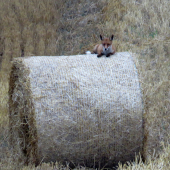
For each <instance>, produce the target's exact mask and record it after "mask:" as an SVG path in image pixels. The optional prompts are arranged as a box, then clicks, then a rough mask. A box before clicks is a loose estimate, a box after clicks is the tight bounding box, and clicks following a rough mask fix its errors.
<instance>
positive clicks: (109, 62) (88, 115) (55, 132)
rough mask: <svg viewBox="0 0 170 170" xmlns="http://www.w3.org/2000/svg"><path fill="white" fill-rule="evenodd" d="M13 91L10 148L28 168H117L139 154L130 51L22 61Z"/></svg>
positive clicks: (137, 92)
mask: <svg viewBox="0 0 170 170" xmlns="http://www.w3.org/2000/svg"><path fill="white" fill-rule="evenodd" d="M9 86H10V90H9V95H10V100H9V108H10V127H11V145H13V146H14V148H17V152H18V153H20V155H21V158H22V159H23V160H24V161H25V162H26V163H29V162H35V163H36V162H37V163H38V162H41V161H45V162H50V161H59V162H62V163H64V162H70V163H73V164H74V165H77V164H79V165H86V166H89V167H93V166H104V165H108V166H112V165H114V164H116V163H118V162H119V161H121V162H125V161H129V160H132V159H134V158H135V155H136V154H138V153H139V152H141V151H142V146H143V144H142V141H143V103H142V94H141V89H140V83H139V79H138V73H137V69H136V67H135V64H134V62H133V58H132V56H131V55H130V54H129V53H128V52H121V53H116V55H113V56H111V57H109V58H106V57H104V56H103V57H101V58H97V57H96V55H77V56H55V57H49V56H41V57H26V58H17V59H15V60H14V61H13V66H12V71H11V76H10V85H9ZM16 146H17V147H16Z"/></svg>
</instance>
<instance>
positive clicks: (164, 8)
mask: <svg viewBox="0 0 170 170" xmlns="http://www.w3.org/2000/svg"><path fill="white" fill-rule="evenodd" d="M100 34H102V35H105V36H110V35H111V34H114V35H115V38H114V41H113V43H114V44H115V46H116V48H117V51H118V52H121V51H129V52H133V53H135V62H136V65H137V68H138V69H139V76H140V78H141V86H142V92H143V96H144V97H143V100H144V110H145V113H144V120H145V123H144V130H145V138H144V152H143V153H141V154H142V155H143V157H144V158H145V160H146V162H147V163H145V164H144V163H143V162H142V161H141V160H140V159H139V160H136V162H134V163H128V164H127V165H121V164H120V165H119V169H120V170H123V169H135V170H138V169H140V170H147V169H155V170H156V169H165V170H167V169H170V163H169V160H170V145H169V143H170V1H169V0H164V1H162V0H129V1H126V0H99V1H96V0H41V1H38V0H0V169H2V170H3V169H7V170H10V169H11V170H13V169H19V167H18V166H19V165H18V163H17V162H16V161H15V158H13V157H12V155H11V148H10V146H9V144H8V138H9V134H8V129H9V127H8V79H9V73H10V69H11V63H10V61H11V60H12V59H13V58H15V57H23V56H33V55H35V56H42V55H46V56H50V55H54V56H58V55H73V54H74V55H75V54H83V53H84V52H85V51H86V50H90V51H91V50H92V49H93V46H94V45H95V44H96V43H98V42H100V40H99V35H100ZM58 168H60V169H63V166H62V165H60V164H58V163H57V164H56V165H55V166H52V165H51V164H42V166H39V167H37V168H35V167H31V165H30V166H29V167H23V168H22V169H23V170H29V169H36V170H40V169H41V170H46V169H49V170H50V169H51V170H52V169H58ZM66 169H68V167H66ZM81 169H85V168H81Z"/></svg>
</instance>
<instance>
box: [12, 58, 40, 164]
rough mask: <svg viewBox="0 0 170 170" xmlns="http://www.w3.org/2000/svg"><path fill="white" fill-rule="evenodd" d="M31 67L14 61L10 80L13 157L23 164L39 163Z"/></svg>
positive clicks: (18, 60) (20, 61)
mask: <svg viewBox="0 0 170 170" xmlns="http://www.w3.org/2000/svg"><path fill="white" fill-rule="evenodd" d="M30 96H31V91H30V80H29V69H28V68H26V67H25V65H24V64H23V63H22V60H20V59H17V60H14V61H13V65H12V69H11V74H10V81H9V113H10V114H9V126H10V144H11V146H12V147H13V150H12V151H13V157H14V158H15V159H16V160H18V162H20V163H21V164H26V165H28V163H34V164H36V165H38V164H39V159H38V158H39V156H38V152H37V148H38V147H37V140H38V138H37V131H36V128H35V125H36V122H35V109H34V105H33V103H32V100H31V97H30Z"/></svg>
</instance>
